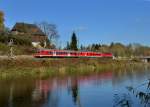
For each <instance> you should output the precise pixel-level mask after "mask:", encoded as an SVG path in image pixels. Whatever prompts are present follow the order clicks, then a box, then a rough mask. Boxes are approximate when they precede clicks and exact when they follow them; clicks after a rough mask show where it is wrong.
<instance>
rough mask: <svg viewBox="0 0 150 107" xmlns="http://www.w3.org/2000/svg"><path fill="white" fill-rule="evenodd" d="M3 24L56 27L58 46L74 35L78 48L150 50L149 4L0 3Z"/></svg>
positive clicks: (127, 0) (101, 0)
mask: <svg viewBox="0 0 150 107" xmlns="http://www.w3.org/2000/svg"><path fill="white" fill-rule="evenodd" d="M0 10H2V11H4V12H5V24H6V26H8V27H12V26H13V25H14V24H15V23H16V22H27V23H35V22H41V21H47V22H49V23H53V24H56V25H57V27H58V31H59V34H60V40H59V41H61V44H63V45H64V44H66V41H69V40H70V36H71V33H72V31H73V30H75V31H76V33H77V36H78V38H79V42H80V44H85V45H87V44H91V43H108V44H109V43H111V42H122V43H124V44H128V43H141V44H144V45H149V46H150V0H0Z"/></svg>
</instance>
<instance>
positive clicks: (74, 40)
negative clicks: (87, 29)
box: [70, 32, 78, 50]
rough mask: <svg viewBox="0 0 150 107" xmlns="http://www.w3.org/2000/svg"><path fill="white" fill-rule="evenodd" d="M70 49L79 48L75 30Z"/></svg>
mask: <svg viewBox="0 0 150 107" xmlns="http://www.w3.org/2000/svg"><path fill="white" fill-rule="evenodd" d="M70 49H71V50H78V48H77V37H76V34H75V32H73V34H72V37H71V43H70Z"/></svg>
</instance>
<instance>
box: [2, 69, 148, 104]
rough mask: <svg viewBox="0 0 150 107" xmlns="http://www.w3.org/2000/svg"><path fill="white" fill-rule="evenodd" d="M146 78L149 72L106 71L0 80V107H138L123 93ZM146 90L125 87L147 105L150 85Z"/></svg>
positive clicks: (129, 96) (133, 100)
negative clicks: (79, 74)
mask: <svg viewBox="0 0 150 107" xmlns="http://www.w3.org/2000/svg"><path fill="white" fill-rule="evenodd" d="M147 78H150V72H149V71H148V70H141V69H140V70H136V72H135V71H134V70H131V71H128V70H125V71H121V70H120V71H116V72H112V71H108V72H101V73H99V74H98V73H95V74H92V75H85V76H74V77H61V78H60V77H54V78H49V79H47V80H42V79H38V80H33V79H19V80H12V81H7V80H0V107H91V106H93V105H94V107H99V106H100V105H101V106H102V107H111V106H114V107H120V106H121V107H124V106H126V107H131V106H133V107H138V106H134V103H135V101H136V100H135V99H133V96H132V95H131V94H129V93H128V91H125V92H123V90H124V89H125V87H126V86H129V85H131V86H132V85H137V84H138V83H139V81H143V80H145V79H147ZM140 87H141V86H140ZM142 87H143V86H142ZM138 89H139V88H138ZM146 89H147V90H146V91H143V89H141V90H142V91H139V90H137V88H136V90H135V88H133V87H130V88H129V87H128V90H129V91H130V92H132V93H133V95H135V96H137V98H139V99H141V103H146V104H147V105H148V103H149V99H150V96H149V94H148V93H149V90H150V82H149V83H148V84H147V88H146ZM114 90H115V91H116V90H117V91H118V92H119V93H127V94H123V95H121V96H120V94H114ZM137 93H138V94H137ZM113 95H114V97H113ZM113 98H114V100H113ZM143 100H145V102H144V101H143ZM113 102H114V104H113ZM147 107H148V106H147Z"/></svg>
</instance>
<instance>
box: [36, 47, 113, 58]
mask: <svg viewBox="0 0 150 107" xmlns="http://www.w3.org/2000/svg"><path fill="white" fill-rule="evenodd" d="M34 57H36V58H45V57H50V58H54V57H55V58H78V57H87V58H88V57H89V58H90V57H93V58H94V57H106V58H112V57H113V55H112V53H100V52H90V51H70V50H51V49H42V50H39V51H38V52H37V53H36V54H34Z"/></svg>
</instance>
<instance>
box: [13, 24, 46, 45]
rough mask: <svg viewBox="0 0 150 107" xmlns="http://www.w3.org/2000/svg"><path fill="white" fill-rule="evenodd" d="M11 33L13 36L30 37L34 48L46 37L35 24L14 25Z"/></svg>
mask: <svg viewBox="0 0 150 107" xmlns="http://www.w3.org/2000/svg"><path fill="white" fill-rule="evenodd" d="M11 33H12V34H14V35H27V36H31V39H32V40H31V41H32V44H33V46H36V45H38V44H40V42H44V41H46V39H47V36H46V35H45V34H44V33H43V32H42V30H41V29H40V28H39V27H38V26H37V25H35V24H28V23H16V24H15V26H14V27H13V28H12V30H11Z"/></svg>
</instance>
